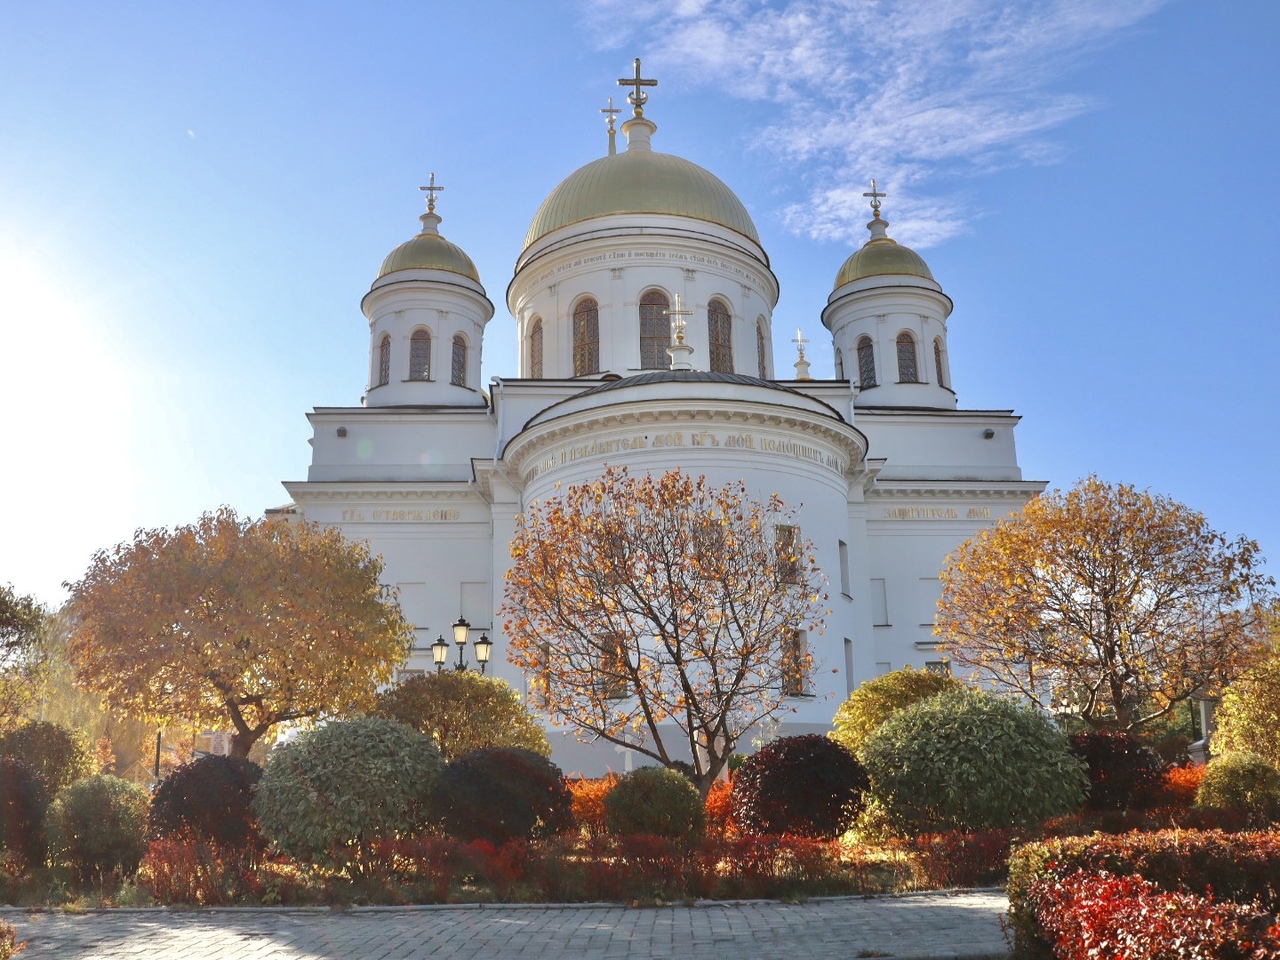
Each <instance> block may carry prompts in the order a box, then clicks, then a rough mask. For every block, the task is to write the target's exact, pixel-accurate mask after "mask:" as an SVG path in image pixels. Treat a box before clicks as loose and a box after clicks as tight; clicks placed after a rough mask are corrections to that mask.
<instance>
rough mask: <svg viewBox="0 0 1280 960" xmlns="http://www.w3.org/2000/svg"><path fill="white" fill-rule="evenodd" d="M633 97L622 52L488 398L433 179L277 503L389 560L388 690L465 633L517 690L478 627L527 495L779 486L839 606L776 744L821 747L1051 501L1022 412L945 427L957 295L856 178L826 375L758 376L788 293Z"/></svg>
mask: <svg viewBox="0 0 1280 960" xmlns="http://www.w3.org/2000/svg"><path fill="white" fill-rule="evenodd" d="M639 78H640V70H639V61H636V76H635V79H633V80H628V81H626V84H627V85H628V86H633V87H634V90H633V92H632V93H631V94H630V95H629V96H628V100H629V101H630V103H631V105H632V107H633V108H634V109H633V113H634V115H633V116H632V117H631V118H629V119H628V120H626V122H625V123H623V124H622V130H621V132H622V134H623V136H624V137H625V139H626V144H625V149H622V150H618V149H616V147H615V136H614V134H613V118H612V116H610V118H609V121H610V127H609V148H608V153H607V155H605V156H603V157H600V158H598V159H595V160H593V161H591V162H590V163H587V164H586V165H585V166H583V167H581V168H579V169H578V170H576V171H574V172H573V173H572V174H570V175H569V176H568V177H566V178H565V179H564V180H563V181H562V182H561V183H560V185H559V186H557V187H556V188H555V189H554V190H553V191H551V194H550V196H548V197H547V198H546V200H545V201H544V202H543V203H542V206H541V207H539V208H538V210H537V212H536V213H535V214H534V216H533V222H532V224H531V225H530V227H529V231H528V233H527V234H526V235H525V239H524V244H523V249H522V252H521V253H520V255H519V257H518V258H517V259H516V263H515V275H514V277H513V278H512V280H511V283H510V285H509V286H508V288H507V308H508V309H509V310H510V311H511V314H512V316H513V317H514V318H515V322H516V330H517V336H518V337H519V353H518V356H519V360H518V370H517V372H516V375H515V376H511V377H508V376H501V377H492V378H490V382H489V384H488V385H485V384H482V383H481V381H480V357H481V351H482V348H483V342H484V333H485V327H486V325H487V324H488V322H489V320H490V319H491V318H492V317H493V313H494V307H493V303H492V302H491V301H490V300H489V297H488V295H487V294H486V292H485V288H484V286H483V285H482V284H481V282H480V277H479V275H478V273H477V271H476V268H475V265H474V264H473V263H472V261H471V259H470V258H469V257H468V256H467V254H466V253H465V252H463V251H462V250H461V249H460V248H459V247H457V246H456V245H455V244H452V243H450V242H449V241H448V240H446V239H445V238H444V236H442V235H441V233H440V230H439V227H440V223H441V218H440V217H439V216H438V215H437V214H436V213H435V206H436V203H435V193H434V191H435V190H436V189H439V188H436V187H435V184H434V177H433V179H432V183H431V187H428V188H424V189H426V190H427V196H428V203H427V213H426V214H424V215H423V216H422V217H421V221H422V230H421V232H420V233H418V235H417V236H415V237H413V238H411V239H409V240H407V241H405V242H404V243H402V244H400V245H399V246H398V247H396V248H395V249H394V250H392V251H391V253H390V255H388V256H387V258H386V260H384V261H383V263H382V267H381V269H379V271H378V275H377V278H376V279H375V280H374V282H373V285H372V286H371V287H370V289H369V292H368V293H367V294H366V295H365V297H364V299H363V300H362V301H361V307H362V309H363V311H364V314H365V316H366V317H367V318H368V321H369V333H370V350H369V362H368V368H367V372H368V386H367V389H366V390H365V395H364V397H363V398H362V400H361V403H360V405H359V406H351V407H319V408H317V409H316V410H315V411H314V412H313V413H311V414H310V415H309V417H308V419H309V420H310V422H311V427H312V429H313V431H314V434H313V437H312V440H311V446H312V460H311V466H310V469H309V470H308V472H307V479H306V480H305V481H296V482H286V483H285V488H286V489H287V490H288V492H289V495H290V496H291V497H292V500H293V502H292V503H291V504H290V505H288V506H287V507H284V508H281V510H283V511H287V512H289V513H292V514H295V515H298V516H300V517H302V518H305V519H306V520H309V521H313V522H317V523H320V524H322V525H325V526H336V527H339V528H340V529H341V530H342V531H343V533H344V534H345V535H346V536H348V537H350V538H352V539H357V540H364V541H367V542H368V543H369V544H370V546H371V549H372V551H373V552H374V553H375V554H381V555H382V557H383V560H384V562H385V574H384V575H385V578H386V580H387V582H388V584H389V585H391V586H394V587H396V588H397V589H398V591H399V601H400V605H401V607H402V608H403V611H404V614H405V616H406V619H408V620H409V621H410V622H411V623H412V624H414V626H415V628H416V631H415V635H416V637H417V640H416V643H415V651H414V654H413V656H412V657H411V659H410V661H409V662H408V664H407V665H406V671H423V670H431V669H435V667H434V665H433V660H432V652H431V644H432V641H433V640H436V639H437V637H438V636H439V635H443V636H444V637H445V638H447V640H452V639H453V633H452V627H451V625H453V624H454V623H455V622H456V621H458V620H460V619H461V620H465V621H467V622H468V623H469V624H470V625H471V628H472V632H471V639H472V640H475V639H478V638H479V636H480V633H481V631H484V632H485V633H487V635H488V636H489V637H490V638H491V639H492V642H493V651H494V652H493V657H492V661H491V663H490V665H489V672H490V673H492V674H496V675H497V676H500V677H504V678H505V679H507V680H508V681H510V682H511V683H512V685H513V686H515V687H516V689H517V690H521V691H526V692H527V681H526V678H525V677H523V676H522V675H521V674H520V672H519V671H517V670H516V669H515V668H514V667H512V666H511V665H510V664H508V663H507V661H506V656H505V649H504V638H503V635H502V624H501V622H499V621H498V620H497V618H496V616H495V611H496V610H498V608H499V607H500V606H501V604H502V599H503V585H504V581H503V575H504V573H505V572H506V571H507V569H508V568H509V566H510V565H511V558H510V555H509V553H508V544H509V542H510V540H511V537H512V536H513V533H514V530H515V524H516V518H517V516H518V515H519V514H520V513H521V512H522V511H523V510H524V509H525V507H526V506H527V505H528V504H529V503H530V502H532V501H540V500H545V499H547V498H549V497H552V496H555V495H556V486H557V484H563V485H566V486H567V485H569V484H574V483H581V482H583V481H586V480H590V479H593V478H596V477H598V476H599V475H600V473H601V472H602V470H603V468H604V465H605V464H606V463H607V464H610V465H617V466H621V465H625V466H626V467H628V468H629V470H630V472H631V473H632V474H639V473H646V472H654V473H661V472H664V471H666V470H668V469H671V468H673V467H679V468H680V469H682V470H684V471H686V472H687V473H690V474H692V475H694V476H697V475H700V474H705V475H706V476H707V478H708V480H710V481H711V482H713V483H714V484H716V485H720V484H724V483H727V482H729V481H734V480H744V481H745V482H746V484H747V487H748V490H749V491H750V492H751V493H752V495H754V496H756V497H758V498H760V499H767V498H768V496H769V495H770V494H773V493H776V494H778V495H779V496H780V497H781V498H782V500H783V501H784V502H785V503H786V504H787V505H788V506H790V507H796V508H798V512H799V523H800V525H801V532H802V534H803V535H804V536H805V537H806V538H808V539H810V540H812V542H813V544H814V548H815V555H816V559H817V561H818V563H819V564H820V565H821V567H822V569H823V571H824V572H825V574H826V576H827V579H828V584H829V589H828V592H829V595H830V600H829V601H828V604H827V606H828V607H829V608H830V611H831V612H830V614H829V615H828V616H827V618H826V625H825V630H824V631H823V632H822V633H821V634H816V633H815V634H810V635H808V636H807V637H805V638H804V640H805V642H807V643H808V645H809V649H810V652H811V653H812V655H813V663H814V666H813V670H812V673H811V675H810V676H809V677H808V678H806V680H805V683H804V685H803V692H802V693H801V694H800V695H798V696H796V697H794V698H792V699H791V700H789V701H788V703H787V707H788V709H787V711H786V713H785V714H784V715H783V716H782V720H783V721H784V722H783V723H782V725H781V727H780V729H779V732H781V733H786V734H793V733H811V732H825V731H826V730H828V729H830V723H831V718H832V716H833V714H834V713H835V710H836V708H837V707H838V705H839V703H840V702H841V701H842V700H843V699H844V698H845V696H847V694H848V693H849V692H850V691H852V690H854V689H855V688H856V687H857V686H858V684H859V683H861V682H862V681H864V680H867V679H869V678H871V677H874V676H877V675H878V674H881V673H885V672H887V671H889V670H896V669H899V668H901V667H903V666H906V665H908V664H910V665H913V666H916V667H922V668H932V669H945V663H944V661H943V659H942V656H941V654H939V653H938V652H937V650H936V639H935V637H934V635H933V618H934V607H935V604H936V601H937V599H938V595H939V590H940V583H939V580H938V574H939V571H940V569H941V567H942V562H943V558H944V557H945V556H946V555H947V553H949V552H950V551H951V550H952V549H954V548H955V547H956V546H957V545H958V544H960V543H962V542H963V541H965V540H966V539H968V538H969V537H971V536H972V535H973V534H974V533H975V532H976V531H977V530H978V529H979V528H981V527H983V526H986V525H989V524H991V523H992V522H994V521H995V520H996V519H998V518H999V517H1001V516H1003V515H1005V514H1007V513H1009V512H1011V511H1015V510H1017V509H1019V508H1020V507H1021V506H1022V504H1023V503H1024V502H1025V501H1026V500H1027V499H1028V498H1029V497H1031V496H1032V495H1034V494H1036V493H1038V492H1039V491H1040V490H1042V489H1043V488H1044V484H1043V483H1039V482H1028V481H1024V480H1023V479H1022V473H1021V471H1020V469H1019V468H1018V461H1017V456H1016V453H1015V449H1014V437H1013V433H1014V427H1015V425H1016V424H1017V421H1018V418H1017V417H1015V416H1014V415H1013V414H1012V413H1011V412H1010V411H1008V410H962V409H959V408H958V405H957V402H956V394H955V390H954V385H953V381H952V377H951V368H950V364H949V359H948V358H949V353H948V349H947V318H948V316H949V314H950V313H951V307H952V304H951V300H950V298H949V297H948V296H947V295H946V294H945V293H944V292H943V289H942V287H941V285H940V284H939V283H938V282H937V281H936V280H934V278H933V275H932V274H931V273H930V271H929V267H928V266H927V265H926V264H925V262H924V260H923V259H922V258H921V257H920V256H919V255H918V254H917V253H915V252H914V251H912V250H910V249H908V248H907V247H904V246H902V245H901V244H899V243H896V242H895V241H894V240H893V239H892V238H890V237H889V236H888V234H887V227H888V224H887V223H886V222H885V221H884V220H882V219H881V217H880V197H881V196H882V194H879V193H878V192H877V191H876V188H875V185H874V182H873V184H872V189H871V194H870V196H871V208H872V211H873V217H872V219H871V222H870V223H868V224H867V227H868V229H869V231H870V234H871V235H870V238H869V239H868V240H867V242H866V243H865V244H864V245H863V246H862V247H861V248H860V249H858V250H856V251H854V252H853V254H852V255H851V256H850V257H849V258H848V259H847V260H845V261H844V263H843V264H841V265H839V267H838V269H836V270H835V273H834V276H835V282H834V284H833V286H832V290H831V295H830V297H829V298H828V302H827V306H826V308H825V309H824V310H823V312H822V323H823V325H824V326H825V327H826V328H827V329H828V330H829V331H830V332H831V338H832V345H833V349H834V356H835V379H833V380H819V379H812V378H810V377H809V375H808V367H809V365H808V363H807V362H806V361H805V360H804V355H803V345H801V354H800V360H799V362H797V363H795V364H794V369H785V370H783V371H778V370H777V369H775V365H774V356H773V339H774V332H773V326H772V314H773V309H774V307H775V305H776V304H777V301H778V282H777V279H776V278H775V277H774V274H773V272H772V271H771V270H770V266H769V257H768V254H766V253H765V250H764V247H763V246H761V242H760V236H759V234H758V232H757V231H756V227H755V224H754V223H753V222H752V220H751V217H750V216H749V215H748V213H747V210H746V208H745V207H744V206H743V204H742V202H741V201H740V200H739V199H738V198H737V197H736V196H735V195H734V193H733V191H732V190H730V189H729V188H728V187H727V186H726V185H725V184H724V183H723V182H721V181H720V180H719V179H718V178H717V177H716V176H715V175H714V174H712V173H710V172H709V171H707V170H704V169H702V168H701V167H699V166H697V165H696V164H694V163H691V162H689V161H688V160H685V159H683V158H681V157H677V156H673V155H671V154H665V153H659V152H656V151H655V150H654V149H653V145H652V140H653V136H654V134H655V132H656V130H657V125H656V124H654V123H653V121H651V120H650V119H649V118H648V117H646V116H645V115H644V105H645V101H646V99H647V96H646V94H645V93H644V91H643V89H642V87H644V86H652V85H653V84H652V82H651V81H641V80H640V79H639ZM620 82H622V81H620ZM832 266H833V268H834V267H836V264H834V263H833V264H832ZM780 374H781V375H780ZM452 659H453V657H452V655H451V656H450V660H452ZM472 659H474V655H473V656H472ZM548 736H549V738H550V739H551V742H552V745H553V749H554V753H553V759H555V761H556V762H557V763H559V764H560V765H561V767H563V768H564V769H565V770H566V771H570V772H572V771H582V772H584V773H586V774H588V775H594V774H598V773H602V772H604V770H605V768H606V767H607V766H608V767H613V768H614V769H619V768H621V767H622V765H623V764H622V761H621V760H620V758H619V756H618V754H617V753H616V752H615V750H614V748H613V747H612V745H608V744H603V743H601V744H596V745H587V744H580V743H578V742H577V741H576V740H575V739H574V737H573V735H572V733H571V732H569V731H564V730H560V729H558V728H551V729H549V730H548ZM743 746H744V747H745V746H747V744H744V745H743Z"/></svg>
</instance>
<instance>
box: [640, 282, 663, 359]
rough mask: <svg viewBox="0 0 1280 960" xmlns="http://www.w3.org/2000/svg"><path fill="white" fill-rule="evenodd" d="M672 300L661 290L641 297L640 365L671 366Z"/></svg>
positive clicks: (652, 291) (651, 291)
mask: <svg viewBox="0 0 1280 960" xmlns="http://www.w3.org/2000/svg"><path fill="white" fill-rule="evenodd" d="M670 308H671V301H670V300H668V299H667V295H666V294H665V293H663V292H662V291H660V290H650V291H649V292H648V293H646V294H645V295H644V296H642V297H641V298H640V367H641V369H643V370H666V369H668V368H670V366H671V354H669V353H667V350H668V349H670V347H671V318H670V317H669V316H668V315H667V311H668V310H669V309H670Z"/></svg>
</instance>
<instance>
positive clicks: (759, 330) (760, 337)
mask: <svg viewBox="0 0 1280 960" xmlns="http://www.w3.org/2000/svg"><path fill="white" fill-rule="evenodd" d="M764 347H765V339H764V317H761V318H760V319H759V320H757V321H756V363H757V364H759V366H760V379H761V380H768V379H769V365H768V363H766V362H765V359H764V354H765V350H764Z"/></svg>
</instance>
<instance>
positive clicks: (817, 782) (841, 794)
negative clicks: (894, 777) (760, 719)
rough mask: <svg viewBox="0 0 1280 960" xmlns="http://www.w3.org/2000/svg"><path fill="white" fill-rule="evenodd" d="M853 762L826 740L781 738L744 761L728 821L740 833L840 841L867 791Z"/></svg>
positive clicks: (859, 768) (854, 759) (846, 752)
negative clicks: (740, 831)
mask: <svg viewBox="0 0 1280 960" xmlns="http://www.w3.org/2000/svg"><path fill="white" fill-rule="evenodd" d="M869 785H870V784H869V782H868V780H867V774H866V771H865V770H863V768H862V764H861V763H859V762H858V759H857V757H855V756H854V755H853V753H852V752H851V751H850V750H848V749H846V748H845V747H844V746H842V745H841V744H839V743H837V742H836V741H834V740H832V739H830V738H829V737H820V736H818V735H817V734H812V733H810V734H805V735H804V736H801V737H782V738H781V739H778V740H774V741H773V742H772V743H770V744H767V745H766V746H765V747H764V748H762V749H761V750H760V751H758V752H757V753H754V754H752V755H751V756H750V757H747V761H746V763H744V764H743V765H742V768H741V769H740V770H739V771H738V773H737V775H736V776H735V777H734V779H733V800H732V803H733V822H734V823H735V824H736V825H737V826H738V828H739V829H740V830H742V831H744V832H746V833H767V834H782V833H790V834H795V835H797V836H801V837H810V838H812V839H816V840H830V839H834V838H835V837H838V836H840V835H841V834H842V833H844V832H845V831H846V830H848V829H849V828H850V827H851V826H852V825H853V821H854V820H855V819H856V818H857V816H858V813H859V812H860V811H861V810H862V796H863V792H864V791H865V790H866V789H867V787H868V786H869Z"/></svg>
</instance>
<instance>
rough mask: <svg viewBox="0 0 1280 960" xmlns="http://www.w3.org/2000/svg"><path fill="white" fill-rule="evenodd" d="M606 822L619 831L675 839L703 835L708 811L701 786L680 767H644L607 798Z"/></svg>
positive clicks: (605, 806) (605, 808)
mask: <svg viewBox="0 0 1280 960" xmlns="http://www.w3.org/2000/svg"><path fill="white" fill-rule="evenodd" d="M604 822H605V826H606V827H607V828H608V830H609V832H610V833H612V834H616V835H619V836H621V835H623V834H628V833H651V834H654V835H656V836H659V837H671V838H672V839H677V840H684V839H693V838H696V837H700V836H701V835H702V831H703V828H704V826H705V824H706V812H705V810H704V808H703V804H702V796H701V795H700V794H699V793H698V788H697V787H695V786H694V785H693V784H692V783H690V782H689V778H688V777H686V776H685V775H684V774H682V773H680V772H679V771H677V770H669V769H668V768H666V767H640V768H639V769H638V770H632V771H631V772H630V773H628V774H625V775H624V776H623V777H622V778H621V779H620V780H619V781H618V783H617V785H616V786H615V787H614V788H613V789H612V790H610V791H609V795H608V796H607V797H605V798H604Z"/></svg>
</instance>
